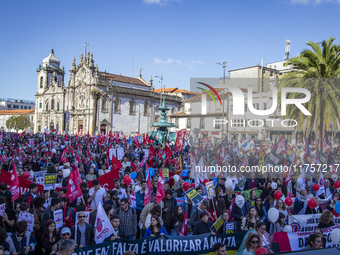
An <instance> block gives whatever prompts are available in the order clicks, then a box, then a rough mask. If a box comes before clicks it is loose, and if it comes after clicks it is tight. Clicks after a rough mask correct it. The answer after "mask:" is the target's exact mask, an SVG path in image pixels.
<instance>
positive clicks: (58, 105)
mask: <svg viewBox="0 0 340 255" xmlns="http://www.w3.org/2000/svg"><path fill="white" fill-rule="evenodd" d="M57 111H58V112H59V102H57ZM57 125H58V124H57Z"/></svg>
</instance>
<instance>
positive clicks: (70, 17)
mask: <svg viewBox="0 0 340 255" xmlns="http://www.w3.org/2000/svg"><path fill="white" fill-rule="evenodd" d="M339 10H340V1H339V0H262V1H250V0H247V1H246V0H237V1H234V0H233V1H229V0H167V1H165V0H120V1H119V0H99V1H86V0H81V1H80V0H72V1H39V0H34V1H10V0H8V1H7V0H6V1H5V0H3V1H1V2H0V22H1V24H2V26H1V27H0V33H1V37H0V38H1V40H0V45H1V47H0V76H1V83H0V84H1V89H2V93H1V96H0V97H11V98H19V99H27V100H34V94H35V93H36V84H37V76H36V68H37V67H38V66H39V64H40V63H42V60H43V59H44V58H45V57H47V56H48V55H49V53H50V50H51V48H52V46H53V48H54V52H55V55H56V56H57V57H58V58H59V59H60V60H61V66H65V69H66V70H67V73H66V77H65V78H66V79H65V80H66V81H68V79H69V72H68V70H70V68H71V64H72V59H73V57H76V63H79V55H80V53H81V52H84V48H83V47H82V45H83V44H84V43H85V42H87V43H89V46H88V50H89V51H91V52H93V55H94V61H95V64H98V67H99V70H100V71H104V70H106V71H107V72H111V73H116V74H120V73H121V74H122V75H127V76H131V75H132V64H133V63H134V64H133V66H134V68H133V76H134V77H137V76H138V73H139V71H138V69H139V67H142V69H143V70H142V75H143V78H144V79H145V80H147V81H148V80H149V79H150V75H152V76H153V77H154V76H155V75H157V76H160V75H163V77H164V81H163V82H164V83H165V84H166V86H167V87H178V88H185V89H188V90H189V89H190V78H191V77H221V76H222V74H223V69H222V67H221V66H218V65H216V62H223V61H227V62H228V63H227V70H231V69H236V68H241V67H246V66H252V65H256V64H260V63H261V59H262V58H264V63H265V64H266V63H270V62H274V61H280V60H283V57H284V46H285V39H286V38H288V39H290V40H291V42H292V44H291V55H292V56H296V55H298V54H299V53H300V52H301V51H302V50H303V49H305V48H306V45H305V42H306V41H315V42H318V41H320V42H321V41H322V40H324V39H328V38H329V37H330V36H334V37H335V38H336V42H337V43H339V42H340V30H339V28H338V24H340V16H339ZM158 81H159V79H157V78H154V85H155V86H156V88H159V87H160V83H159V82H158Z"/></svg>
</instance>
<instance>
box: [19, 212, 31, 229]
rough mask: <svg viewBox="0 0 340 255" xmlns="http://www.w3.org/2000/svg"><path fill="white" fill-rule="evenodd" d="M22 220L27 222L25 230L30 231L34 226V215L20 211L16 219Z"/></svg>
mask: <svg viewBox="0 0 340 255" xmlns="http://www.w3.org/2000/svg"><path fill="white" fill-rule="evenodd" d="M21 220H24V221H26V222H27V231H28V232H30V233H32V232H33V231H34V230H33V226H34V215H33V214H31V213H26V212H20V214H19V218H18V221H21Z"/></svg>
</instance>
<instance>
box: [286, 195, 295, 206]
mask: <svg viewBox="0 0 340 255" xmlns="http://www.w3.org/2000/svg"><path fill="white" fill-rule="evenodd" d="M285 203H286V205H287V206H291V205H292V204H293V199H291V198H290V197H286V199H285Z"/></svg>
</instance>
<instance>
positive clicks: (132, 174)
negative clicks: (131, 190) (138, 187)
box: [130, 172, 137, 180]
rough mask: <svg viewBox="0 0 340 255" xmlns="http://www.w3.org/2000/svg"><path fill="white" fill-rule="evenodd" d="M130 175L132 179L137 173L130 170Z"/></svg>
mask: <svg viewBox="0 0 340 255" xmlns="http://www.w3.org/2000/svg"><path fill="white" fill-rule="evenodd" d="M130 177H131V179H132V180H134V179H136V177H137V173H136V172H132V173H131V175H130Z"/></svg>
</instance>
